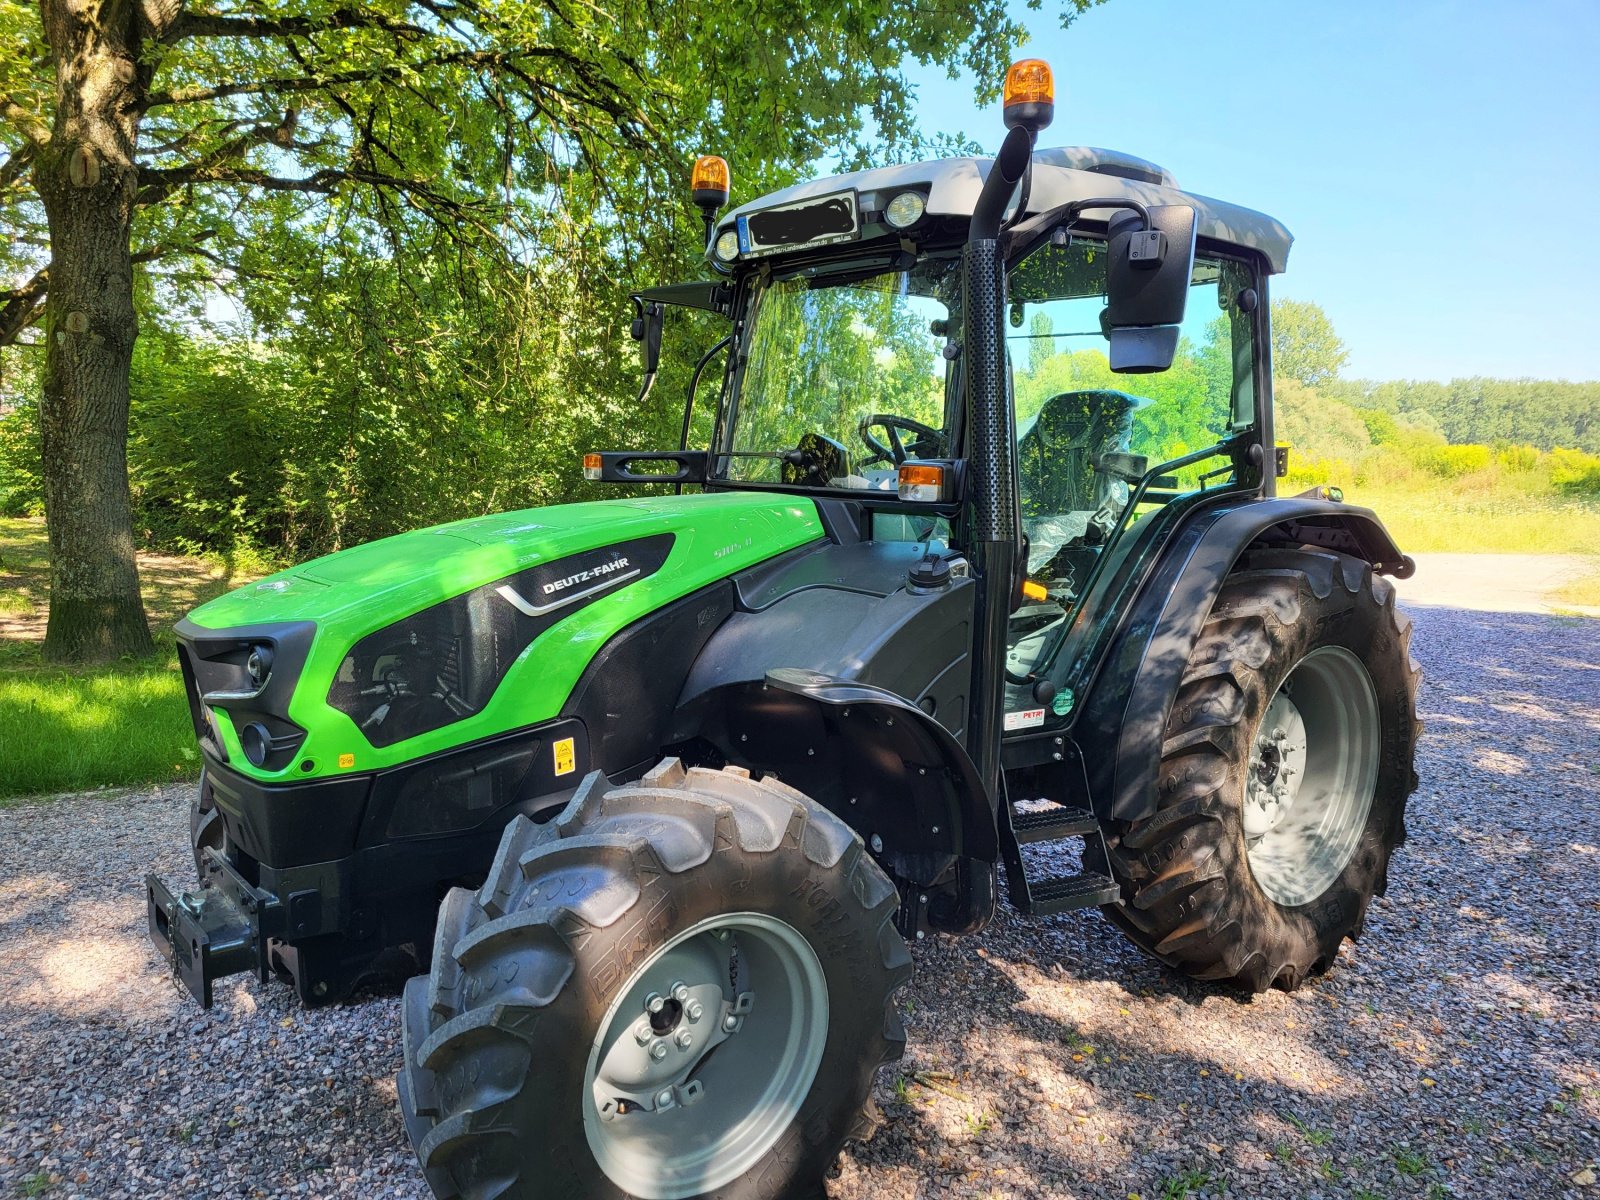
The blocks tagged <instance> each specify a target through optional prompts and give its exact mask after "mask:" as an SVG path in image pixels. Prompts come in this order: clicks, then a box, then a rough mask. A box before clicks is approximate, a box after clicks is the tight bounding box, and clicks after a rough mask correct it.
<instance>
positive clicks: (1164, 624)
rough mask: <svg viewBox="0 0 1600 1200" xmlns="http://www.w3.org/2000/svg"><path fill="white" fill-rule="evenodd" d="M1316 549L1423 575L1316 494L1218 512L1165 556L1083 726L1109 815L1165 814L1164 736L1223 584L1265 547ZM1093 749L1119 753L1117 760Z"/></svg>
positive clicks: (1097, 789)
mask: <svg viewBox="0 0 1600 1200" xmlns="http://www.w3.org/2000/svg"><path fill="white" fill-rule="evenodd" d="M1263 542H1264V543H1267V544H1281V545H1292V546H1301V545H1312V546H1320V547H1322V548H1324V549H1328V550H1335V551H1338V552H1339V553H1341V554H1349V555H1352V556H1353V557H1356V558H1361V559H1365V560H1366V561H1367V562H1369V563H1371V564H1372V567H1373V570H1375V571H1377V572H1379V573H1381V574H1388V575H1394V576H1397V577H1399V578H1405V577H1407V576H1409V575H1410V574H1411V572H1412V571H1413V570H1414V565H1413V564H1412V562H1411V560H1410V559H1409V558H1407V557H1406V556H1405V555H1404V554H1402V553H1401V552H1400V548H1399V546H1397V545H1396V544H1395V541H1394V538H1393V537H1391V536H1390V535H1389V531H1388V530H1387V529H1385V528H1384V527H1383V523H1382V522H1381V521H1380V520H1379V519H1378V517H1377V515H1376V514H1375V513H1373V512H1372V511H1371V510H1370V509H1365V508H1356V507H1353V506H1350V505H1345V504H1337V503H1333V502H1331V501H1327V500H1322V499H1319V498H1315V497H1310V496H1294V497H1283V498H1273V499H1267V500H1253V501H1248V502H1245V503H1242V504H1237V505H1233V506H1223V507H1219V508H1215V509H1211V510H1208V511H1207V512H1205V513H1203V514H1201V515H1199V516H1198V517H1197V518H1196V519H1194V520H1193V521H1191V522H1190V523H1189V524H1188V525H1186V526H1185V527H1184V528H1183V529H1182V530H1180V531H1179V533H1178V534H1177V536H1175V537H1174V538H1173V539H1172V540H1171V541H1170V542H1168V543H1167V544H1166V546H1165V547H1164V549H1163V551H1162V557H1161V559H1160V561H1159V562H1158V563H1157V565H1156V567H1155V569H1154V571H1153V572H1152V573H1151V576H1150V578H1149V580H1148V581H1147V582H1146V584H1145V586H1144V587H1143V589H1142V590H1141V591H1140V593H1139V596H1138V598H1137V599H1136V600H1135V601H1134V603H1133V605H1132V607H1131V609H1130V610H1129V612H1128V614H1127V616H1126V617H1125V618H1124V620H1123V622H1122V626H1121V628H1120V630H1119V631H1118V633H1117V635H1116V637H1115V638H1114V639H1113V641H1112V645H1111V651H1110V653H1109V654H1108V656H1107V659H1106V666H1105V668H1104V669H1103V670H1102V671H1101V673H1100V676H1099V677H1098V678H1097V679H1096V680H1095V683H1094V686H1093V688H1092V689H1091V691H1090V695H1089V696H1088V697H1087V698H1086V700H1085V703H1084V709H1083V715H1082V717H1081V718H1080V719H1079V721H1078V722H1077V725H1076V727H1075V729H1074V740H1075V741H1076V742H1077V743H1078V745H1079V746H1080V747H1090V748H1091V749H1089V750H1088V751H1087V752H1086V753H1085V754H1084V758H1085V766H1086V767H1087V770H1088V778H1089V790H1090V794H1091V796H1092V798H1093V803H1094V808H1095V812H1096V813H1098V814H1099V815H1100V816H1101V817H1102V818H1104V817H1111V818H1114V819H1116V820H1120V821H1136V820H1139V819H1141V818H1143V817H1146V816H1149V815H1150V814H1151V813H1153V812H1154V811H1155V810H1156V771H1157V767H1158V766H1159V764H1160V761H1161V741H1162V733H1163V731H1164V730H1165V728H1166V724H1167V714H1168V710H1169V709H1170V708H1171V706H1172V700H1173V697H1174V696H1176V695H1177V692H1178V684H1179V682H1180V681H1181V680H1182V678H1183V672H1184V669H1185V667H1186V666H1187V665H1188V662H1189V655H1190V653H1191V652H1192V651H1193V650H1194V646H1195V642H1196V641H1198V640H1199V637H1200V631H1201V627H1202V626H1203V625H1204V624H1205V620H1206V617H1207V616H1208V615H1209V614H1210V612H1211V606H1212V604H1213V603H1214V602H1215V600H1216V597H1217V593H1218V591H1219V590H1221V588H1222V583H1223V580H1224V579H1226V578H1227V576H1228V573H1229V572H1230V571H1231V570H1232V569H1233V565H1234V563H1236V562H1237V561H1238V560H1239V557H1240V555H1242V554H1243V553H1244V551H1245V549H1246V548H1247V547H1249V546H1251V545H1253V544H1256V543H1263ZM1093 747H1115V752H1114V753H1111V754H1107V753H1103V752H1102V753H1096V752H1095V751H1094V750H1093V749H1092V748H1093Z"/></svg>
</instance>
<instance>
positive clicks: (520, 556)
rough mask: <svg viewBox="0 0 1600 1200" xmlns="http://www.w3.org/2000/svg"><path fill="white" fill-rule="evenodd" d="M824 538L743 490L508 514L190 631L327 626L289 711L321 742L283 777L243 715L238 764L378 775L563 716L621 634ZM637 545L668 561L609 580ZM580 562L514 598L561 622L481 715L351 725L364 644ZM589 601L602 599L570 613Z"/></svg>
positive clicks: (317, 577)
mask: <svg viewBox="0 0 1600 1200" xmlns="http://www.w3.org/2000/svg"><path fill="white" fill-rule="evenodd" d="M822 534H823V529H822V523H821V521H820V520H819V519H818V516H817V512H816V507H815V505H813V504H812V503H811V502H810V501H809V500H804V499H800V500H789V499H786V498H784V497H780V496H774V495H771V494H754V493H744V492H739V493H720V494H715V495H694V496H661V497H646V498H634V499H625V500H605V501H598V502H594V503H588V504H567V505H559V506H555V507H551V508H541V509H527V510H524V511H521V512H511V513H501V514H498V515H495V516H487V517H477V518H474V519H471V520H466V521H457V522H454V523H452V524H449V525H439V526H435V527H434V528H431V529H422V530H417V531H416V532H413V533H405V534H400V535H398V536H396V537H391V538H384V539H383V540H381V541H376V542H371V543H369V544H367V545H364V546H357V547H355V548H353V549H350V550H343V551H340V552H339V553H337V554H331V555H328V556H327V557H325V558H319V559H314V560H312V561H311V562H307V563H302V564H301V565H299V566H296V567H293V568H291V569H289V570H287V571H281V572H279V573H278V574H276V575H271V576H269V577H267V578H266V579H262V580H259V581H258V582H256V583H253V584H249V585H247V586H245V587H243V588H239V589H238V590H236V591H233V592H230V593H228V594H227V595H225V596H221V597H219V598H217V599H216V600H212V601H210V602H209V603H207V604H204V605H201V606H200V607H199V608H197V609H195V610H194V612H192V613H191V614H190V615H189V617H188V618H187V620H186V621H185V622H184V623H183V625H182V626H180V634H181V635H182V636H183V637H184V638H185V640H188V641H193V640H196V639H197V638H206V637H210V636H211V635H212V634H219V635H220V634H226V633H227V632H229V631H232V630H238V629H242V628H251V627H261V626H264V625H275V624H282V623H289V622H312V623H314V624H315V627H316V629H315V634H314V635H313V637H312V641H311V647H310V650H309V653H308V655H307V658H306V661H305V666H304V668H303V670H301V672H300V675H299V678H298V680H297V682H296V684H295V687H294V690H293V694H292V697H291V699H290V700H289V705H288V711H287V713H278V714H276V715H278V716H284V717H286V718H287V719H288V720H289V721H292V722H293V723H294V724H295V725H298V726H299V727H300V728H302V729H304V730H305V731H306V737H305V740H304V742H303V743H302V744H301V745H300V747H299V749H298V750H297V751H296V752H295V754H294V756H293V761H292V762H291V763H289V764H287V765H285V766H283V767H282V768H281V769H279V770H275V771H267V770H257V769H255V768H253V767H251V765H250V764H249V763H248V762H247V761H246V760H245V757H244V754H243V752H242V751H241V749H240V746H239V743H238V736H237V732H236V730H235V728H234V723H233V720H231V719H228V718H227V717H226V716H220V717H219V718H218V719H217V720H216V722H215V724H216V726H217V730H218V736H219V738H220V740H221V742H222V744H223V748H224V749H225V750H226V751H227V754H228V759H229V765H230V766H234V767H236V768H237V769H239V770H241V771H244V772H247V773H249V774H252V775H255V776H257V777H258V778H261V779H264V780H265V779H278V778H285V777H291V776H292V777H293V778H295V779H304V778H319V777H325V776H329V775H339V774H347V773H350V772H353V771H371V770H374V769H379V768H383V767H387V766H392V765H395V764H398V763H402V762H407V761H410V760H412V759H416V758H419V757H422V756H424V755H427V754H432V753H435V752H437V751H439V750H444V749H449V748H451V747H454V746H458V745H461V744H463V743H466V742H470V741H475V740H477V739H479V738H483V737H488V736H491V735H493V734H497V733H502V732H505V731H507V730H512V729H517V728H520V727H522V726H525V725H530V724H533V723H535V722H539V721H544V720H547V719H550V718H552V717H555V716H558V715H560V713H561V709H562V706H563V704H564V703H565V702H566V700H567V697H568V696H569V695H570V693H571V691H572V688H573V685H574V684H575V683H576V682H577V680H578V678H579V676H580V675H582V673H583V670H584V668H585V667H586V666H587V665H588V664H589V661H590V660H591V659H592V658H593V657H594V655H595V653H596V652H597V651H598V650H599V649H600V648H601V646H603V645H604V644H605V642H606V641H607V640H608V639H609V638H611V637H612V636H613V635H614V634H616V633H618V632H620V631H621V630H622V629H623V628H625V627H626V626H628V625H629V624H631V623H632V622H634V621H636V620H638V619H639V618H640V617H642V616H644V615H646V614H648V613H650V612H652V611H654V610H656V609H658V608H660V607H662V606H663V605H665V604H668V603H670V602H672V601H674V600H676V599H678V598H680V597H682V596H685V595H687V594H689V593H690V592H693V591H696V590H697V589H699V588H703V587H706V586H708V585H709V584H712V583H714V582H716V581H717V580H719V579H723V578H726V577H727V576H728V575H730V574H733V573H734V572H736V571H740V570H743V569H744V568H746V567H749V566H753V565H754V564H756V563H759V562H761V561H762V560H764V559H767V558H770V557H772V556H774V555H777V554H781V553H783V552H784V551H786V550H790V549H793V548H794V547H796V546H801V545H804V544H805V543H807V542H810V541H814V540H816V539H817V538H819V537H821V536H822ZM624 544H627V545H643V546H648V547H650V548H651V550H652V551H654V552H655V553H654V557H653V558H652V559H651V561H650V562H649V563H648V565H647V569H645V570H642V571H641V570H632V571H618V572H616V574H615V575H614V576H611V577H609V578H608V577H605V576H604V574H603V572H604V571H606V570H608V569H611V568H613V567H614V565H615V563H616V562H617V561H618V559H617V558H612V559H610V560H608V559H607V555H606V553H605V552H606V551H607V549H608V548H610V547H614V546H621V545H624ZM588 552H596V553H594V554H588ZM586 554H587V557H585V556H586ZM662 555H664V557H662ZM575 556H576V557H575ZM569 559H570V560H572V562H573V564H574V566H573V568H572V571H573V573H564V571H565V568H564V567H561V568H558V569H555V570H554V571H553V573H550V574H546V575H541V574H539V573H538V572H537V571H535V572H534V574H533V575H532V576H523V577H522V578H523V579H525V580H526V579H530V578H537V579H549V580H550V581H551V582H549V583H547V584H545V585H544V586H543V587H542V588H539V587H533V588H530V587H528V586H525V585H519V586H522V589H523V591H525V592H528V591H531V592H532V593H533V594H531V595H526V596H525V595H523V594H522V593H521V592H518V591H516V590H515V589H514V588H513V589H511V590H510V591H508V592H502V593H500V594H501V595H503V596H508V597H509V599H507V600H506V601H505V602H506V603H511V604H516V605H518V606H519V607H520V608H521V610H522V611H523V612H524V613H530V612H532V611H534V610H538V611H540V613H541V617H540V620H541V622H542V623H547V624H546V625H545V627H543V628H542V631H541V632H539V633H538V634H537V636H536V637H535V638H534V640H533V641H532V642H531V644H529V645H528V647H527V648H526V649H525V650H523V651H522V652H521V654H520V655H519V656H518V657H517V658H516V660H515V662H514V663H513V664H512V665H511V666H510V668H509V669H508V670H507V671H506V673H505V675H504V676H503V678H502V679H501V680H500V682H499V684H498V686H496V687H495V688H494V690H493V693H492V695H490V696H489V698H488V700H487V702H486V703H484V704H483V706H482V707H481V708H480V709H479V710H478V711H476V712H474V713H472V714H471V715H468V716H464V717H461V718H459V719H457V720H454V721H452V722H451V723H450V724H447V725H445V726H443V727H442V728H438V729H433V730H431V731H428V732H423V733H419V734H417V735H416V736H413V737H408V738H406V739H404V740H401V741H398V742H394V743H393V744H389V745H374V744H373V741H372V740H370V739H369V737H368V736H367V735H366V734H365V733H363V731H362V730H361V728H359V727H358V725H357V723H356V722H355V721H354V720H353V719H352V718H351V717H350V716H347V715H346V714H345V713H344V712H341V711H339V709H337V708H335V707H333V706H332V705H330V703H329V691H330V688H331V687H332V685H333V683H334V680H335V678H336V676H337V675H338V673H339V671H340V669H341V664H342V663H343V662H344V660H345V656H346V655H347V654H349V653H350V651H351V648H352V647H353V646H355V645H356V644H357V643H358V642H359V641H360V640H361V639H363V638H365V637H367V636H368V635H370V634H374V633H377V632H378V631H380V630H385V629H387V628H388V627H389V626H392V625H394V624H395V623H396V622H397V621H400V620H402V619H404V618H407V617H410V616H411V615H412V614H415V613H419V612H421V611H422V610H424V609H428V608H430V607H431V606H434V605H438V604H439V603H440V602H442V601H446V600H450V599H452V598H454V597H461V596H463V595H464V594H466V593H469V592H473V591H474V589H485V588H487V587H488V585H492V584H496V583H497V582H500V581H505V580H507V579H508V578H509V577H511V576H517V575H518V574H519V573H520V572H527V571H530V569H534V568H539V567H541V566H542V565H543V564H562V563H565V562H566V561H567V560H569ZM585 568H589V569H585ZM591 576H593V578H591ZM490 591H491V592H492V591H493V589H490ZM590 592H594V593H598V596H597V598H594V599H592V600H586V601H577V602H572V603H565V601H566V600H567V599H568V598H570V597H576V596H578V595H580V594H586V593H590ZM541 593H542V594H541ZM492 602H493V603H498V602H499V601H492ZM546 609H549V610H551V611H549V612H548V613H546V612H545V610H546ZM308 762H309V763H310V764H311V766H310V767H309V769H308V768H307V767H306V765H305V764H307V763H308Z"/></svg>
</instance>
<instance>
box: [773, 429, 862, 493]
mask: <svg viewBox="0 0 1600 1200" xmlns="http://www.w3.org/2000/svg"><path fill="white" fill-rule="evenodd" d="M778 461H779V462H781V463H782V464H783V466H782V467H781V468H780V471H781V472H782V478H783V482H784V483H792V484H801V485H803V486H806V487H828V486H829V485H830V484H832V483H833V481H834V480H835V479H843V478H845V477H846V476H847V475H849V474H850V455H849V453H848V452H847V451H846V450H845V448H844V447H843V446H841V445H840V444H839V443H838V442H836V441H834V440H833V439H832V438H831V437H825V436H823V435H822V434H820V433H807V434H802V435H801V437H800V441H799V444H798V445H796V446H795V448H794V449H793V450H784V451H783V452H781V453H780V454H779V455H778Z"/></svg>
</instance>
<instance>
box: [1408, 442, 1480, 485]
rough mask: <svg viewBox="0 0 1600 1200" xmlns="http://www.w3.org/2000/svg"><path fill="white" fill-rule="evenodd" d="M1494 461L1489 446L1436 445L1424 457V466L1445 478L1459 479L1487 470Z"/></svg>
mask: <svg viewBox="0 0 1600 1200" xmlns="http://www.w3.org/2000/svg"><path fill="white" fill-rule="evenodd" d="M1492 461H1494V456H1493V455H1492V454H1491V453H1490V452H1489V447H1487V446H1472V445H1468V446H1436V447H1434V448H1433V449H1431V450H1429V451H1428V452H1427V454H1426V457H1424V458H1423V459H1422V466H1424V467H1426V468H1427V469H1428V470H1430V471H1432V472H1433V473H1434V474H1435V475H1439V476H1442V477H1443V478H1445V479H1459V478H1461V476H1463V475H1476V474H1477V473H1478V472H1479V471H1487V470H1488V469H1489V464H1490V463H1491V462H1492Z"/></svg>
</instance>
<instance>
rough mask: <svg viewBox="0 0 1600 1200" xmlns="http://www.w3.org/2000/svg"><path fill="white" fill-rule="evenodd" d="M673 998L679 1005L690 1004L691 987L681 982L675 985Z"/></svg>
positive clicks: (673, 986)
mask: <svg viewBox="0 0 1600 1200" xmlns="http://www.w3.org/2000/svg"><path fill="white" fill-rule="evenodd" d="M672 998H673V999H674V1000H676V1001H677V1002H678V1003H679V1004H687V1003H688V1002H689V985H688V984H686V983H683V982H681V981H680V982H678V983H675V984H673V985H672Z"/></svg>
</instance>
